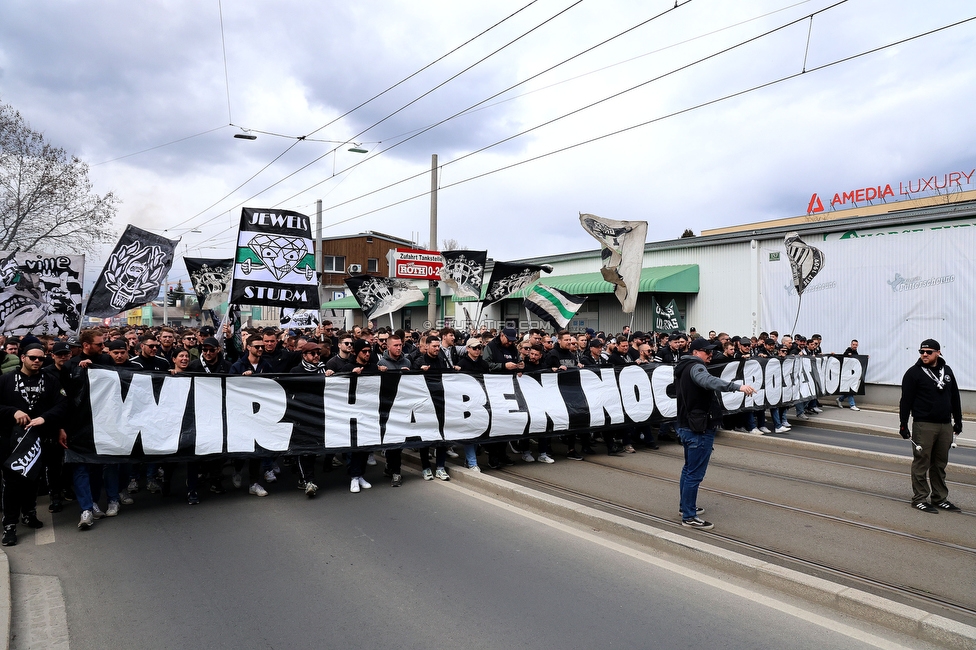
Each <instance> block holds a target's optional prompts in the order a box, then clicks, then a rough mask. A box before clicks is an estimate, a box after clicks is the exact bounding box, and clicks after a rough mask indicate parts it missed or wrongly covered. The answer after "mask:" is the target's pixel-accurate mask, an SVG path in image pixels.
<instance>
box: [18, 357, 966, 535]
mask: <svg viewBox="0 0 976 650" xmlns="http://www.w3.org/2000/svg"><path fill="white" fill-rule="evenodd" d="M918 354H919V357H920V358H919V360H918V361H916V362H915V365H914V366H912V367H911V368H909V369H908V371H907V372H906V373H905V376H904V377H903V378H902V380H901V401H900V402H899V408H898V411H899V416H900V422H901V426H900V427H899V430H898V432H899V433H900V434H901V437H902V438H905V439H906V440H911V441H912V442H913V443H914V445H913V448H914V449H915V458H914V460H912V507H913V508H917V509H918V510H921V511H922V512H927V513H930V514H935V513H937V512H939V510H945V511H947V512H960V511H961V510H960V508H959V507H958V506H956V505H955V504H953V503H952V502H951V501H949V499H948V497H949V487H948V486H947V485H946V480H945V469H946V465H948V464H949V449H950V447H951V445H952V438H953V436H954V435H956V436H958V435H959V434H960V433H962V402H961V401H960V398H959V383H958V382H957V381H956V376H955V375H954V374H953V372H952V368H950V367H949V366H948V365H946V362H945V359H943V358H942V348H941V347H940V346H939V342H938V341H936V340H935V339H925V340H924V341H922V344H921V345H920V346H919V350H918ZM909 415H910V416H911V417H912V428H911V430H910V431H909V429H908V416H909ZM953 422H955V424H953ZM930 486H931V487H930ZM930 496H931V501H930V502H927V501H926V499H928V498H929V497H930ZM4 516H6V515H4Z"/></svg>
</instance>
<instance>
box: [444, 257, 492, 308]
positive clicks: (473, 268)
mask: <svg viewBox="0 0 976 650" xmlns="http://www.w3.org/2000/svg"><path fill="white" fill-rule="evenodd" d="M441 255H443V256H444V266H442V267H441V280H443V281H444V282H445V283H446V284H447V285H448V286H450V287H451V288H452V289H454V295H456V296H459V297H464V298H480V297H481V285H482V283H483V282H484V279H485V263H486V262H487V261H488V251H442V252H441Z"/></svg>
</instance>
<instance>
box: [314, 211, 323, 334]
mask: <svg viewBox="0 0 976 650" xmlns="http://www.w3.org/2000/svg"><path fill="white" fill-rule="evenodd" d="M324 270H325V258H324V257H323V254H322V199H316V201H315V291H316V292H318V296H319V325H321V324H322V321H323V320H324V317H323V316H322V314H323V311H322V272H323V271H324Z"/></svg>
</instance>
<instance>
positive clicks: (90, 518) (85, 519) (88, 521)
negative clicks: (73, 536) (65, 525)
mask: <svg viewBox="0 0 976 650" xmlns="http://www.w3.org/2000/svg"><path fill="white" fill-rule="evenodd" d="M94 523H95V516H94V515H93V514H92V511H91V510H84V511H83V512H82V513H81V521H79V522H78V529H79V530H88V529H89V528H91V527H92V526H93V525H94Z"/></svg>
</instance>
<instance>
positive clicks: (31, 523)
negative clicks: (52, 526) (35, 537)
mask: <svg viewBox="0 0 976 650" xmlns="http://www.w3.org/2000/svg"><path fill="white" fill-rule="evenodd" d="M20 521H21V522H22V523H23V524H24V525H25V526H27V527H28V528H44V522H43V521H41V520H40V519H38V518H37V513H36V512H34V511H31V512H28V513H27V514H26V515H24V516H23V517H21V518H20Z"/></svg>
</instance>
